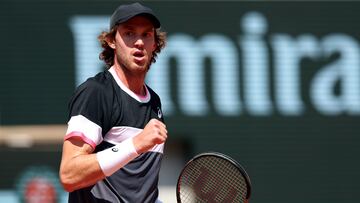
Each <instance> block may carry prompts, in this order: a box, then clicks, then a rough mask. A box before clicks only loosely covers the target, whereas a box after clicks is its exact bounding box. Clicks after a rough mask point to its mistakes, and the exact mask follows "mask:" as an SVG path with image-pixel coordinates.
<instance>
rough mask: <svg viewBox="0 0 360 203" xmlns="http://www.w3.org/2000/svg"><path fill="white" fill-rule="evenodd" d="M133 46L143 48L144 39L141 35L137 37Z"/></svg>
mask: <svg viewBox="0 0 360 203" xmlns="http://www.w3.org/2000/svg"><path fill="white" fill-rule="evenodd" d="M134 46H135V47H136V48H143V47H144V40H143V39H142V38H141V37H139V38H137V39H136V40H135V43H134Z"/></svg>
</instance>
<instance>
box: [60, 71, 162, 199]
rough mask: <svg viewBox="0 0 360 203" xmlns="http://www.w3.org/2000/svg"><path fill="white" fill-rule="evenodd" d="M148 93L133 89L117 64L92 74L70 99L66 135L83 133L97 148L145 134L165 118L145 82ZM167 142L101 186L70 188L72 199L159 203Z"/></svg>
mask: <svg viewBox="0 0 360 203" xmlns="http://www.w3.org/2000/svg"><path fill="white" fill-rule="evenodd" d="M145 89H146V96H139V95H136V94H135V93H133V92H132V91H131V90H129V89H128V88H127V87H126V86H125V85H124V84H123V83H122V82H121V80H120V79H119V78H118V76H117V75H116V72H115V69H114V67H111V68H110V69H109V70H106V71H104V72H101V73H99V74H97V75H96V76H95V77H92V78H89V79H88V80H87V81H86V82H84V83H83V84H81V85H80V86H79V87H78V88H77V89H76V91H75V93H74V95H73V96H72V98H71V100H70V103H69V111H70V115H69V122H68V129H67V133H66V137H65V140H66V139H69V138H70V137H74V136H76V137H79V138H81V139H82V140H83V141H84V142H86V143H87V144H89V145H91V146H92V147H93V148H94V149H95V151H94V152H95V153H96V152H98V151H101V150H104V149H107V148H109V147H112V146H114V145H116V144H119V143H121V142H123V141H124V140H126V139H128V138H131V137H133V136H135V135H137V134H138V133H140V132H141V131H142V130H143V128H144V127H145V125H146V124H147V123H148V122H149V121H150V120H151V119H152V118H156V119H159V120H161V121H163V122H164V120H163V115H162V110H161V103H160V98H159V96H158V95H157V94H156V93H155V92H154V91H153V90H152V89H150V88H149V87H148V86H145ZM163 149H164V144H160V145H156V146H155V147H153V148H152V149H151V150H150V151H148V152H147V153H143V154H141V155H140V156H138V157H137V158H135V159H134V160H132V161H131V162H129V163H128V164H127V165H125V166H124V167H123V168H121V169H120V170H118V171H117V172H115V173H114V174H112V175H111V176H109V177H107V178H105V179H104V180H101V181H99V182H97V183H96V184H95V185H93V186H90V187H87V188H83V189H79V190H76V191H73V192H71V193H69V202H76V203H79V202H81V203H86V202H107V203H109V202H121V203H154V202H159V200H158V199H157V198H158V177H159V170H160V164H161V160H162V156H163Z"/></svg>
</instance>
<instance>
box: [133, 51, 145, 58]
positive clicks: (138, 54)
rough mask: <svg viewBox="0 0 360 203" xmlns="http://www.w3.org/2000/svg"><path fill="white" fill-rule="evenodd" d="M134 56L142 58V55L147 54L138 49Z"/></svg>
mask: <svg viewBox="0 0 360 203" xmlns="http://www.w3.org/2000/svg"><path fill="white" fill-rule="evenodd" d="M133 56H134V57H135V58H142V57H144V56H145V54H144V53H143V52H142V51H136V52H135V53H134V54H133Z"/></svg>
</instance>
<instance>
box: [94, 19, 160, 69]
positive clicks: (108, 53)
mask: <svg viewBox="0 0 360 203" xmlns="http://www.w3.org/2000/svg"><path fill="white" fill-rule="evenodd" d="M117 29H118V26H114V28H112V29H111V30H110V32H105V31H104V32H102V33H101V34H100V35H99V36H98V40H99V42H100V44H101V47H102V48H103V50H102V52H101V53H100V54H99V58H100V60H103V61H104V62H105V64H106V66H107V67H108V68H109V67H111V66H112V65H114V50H113V49H112V48H111V47H110V46H109V45H108V43H107V41H106V40H107V39H114V38H115V35H116V32H117ZM155 42H156V49H155V50H154V52H153V56H152V58H151V63H155V62H156V57H157V55H158V53H160V52H161V50H162V49H163V48H164V47H165V44H166V32H164V31H161V30H160V28H158V29H156V30H155Z"/></svg>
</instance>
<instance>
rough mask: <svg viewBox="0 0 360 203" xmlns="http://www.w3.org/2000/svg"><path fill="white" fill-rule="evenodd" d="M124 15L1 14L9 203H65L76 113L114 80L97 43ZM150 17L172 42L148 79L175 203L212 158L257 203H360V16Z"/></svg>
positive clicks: (304, 12) (184, 11)
mask: <svg viewBox="0 0 360 203" xmlns="http://www.w3.org/2000/svg"><path fill="white" fill-rule="evenodd" d="M121 3H129V1H126V2H125V1H113V0H106V1H100V0H73V1H69V0H51V1H45V0H2V1H1V2H0V25H1V27H0V29H1V32H0V39H1V46H0V53H1V54H0V87H1V88H0V157H1V159H0V166H1V168H0V202H7V203H13V202H14V203H15V202H66V198H67V194H66V193H64V191H63V190H62V188H61V186H60V184H59V182H58V175H57V174H58V167H59V163H60V157H61V147H62V138H63V136H64V134H65V131H66V123H67V120H68V117H67V103H68V100H69V97H70V96H71V94H72V92H73V91H74V88H75V87H76V86H77V85H79V84H80V83H81V82H83V81H84V80H85V79H86V78H87V77H90V76H92V75H94V74H95V73H97V72H99V71H102V70H103V69H104V68H105V67H104V65H103V63H102V62H101V61H100V60H99V59H98V54H99V52H100V47H99V44H98V43H97V40H96V37H97V35H98V34H99V33H100V32H101V31H103V30H106V29H107V27H108V23H109V22H108V19H109V15H110V14H111V13H112V12H113V11H114V9H115V8H116V7H117V6H118V5H119V4H121ZM143 3H144V4H145V5H147V6H149V7H151V8H153V10H154V11H155V12H156V13H157V15H158V17H159V18H160V19H161V22H162V29H163V30H164V31H166V32H167V33H168V45H167V47H166V49H165V50H163V52H162V53H161V54H160V55H159V58H158V60H157V62H156V63H155V64H154V65H153V66H152V68H151V69H150V72H149V75H148V84H149V85H150V86H151V87H152V88H153V89H154V90H155V91H157V92H158V93H159V95H160V97H161V98H162V102H163V111H164V113H165V116H166V117H165V119H166V123H167V126H168V129H169V131H170V132H169V133H170V137H169V140H168V143H167V145H166V149H165V160H164V162H163V165H162V171H161V179H160V186H161V187H160V196H161V199H163V201H164V202H169V203H171V202H176V201H175V184H176V180H177V176H178V174H179V172H180V170H181V167H183V165H184V164H185V163H186V161H187V160H189V159H190V158H191V157H192V156H194V155H195V154H197V153H200V152H204V151H219V152H222V153H225V154H227V155H229V156H231V157H233V158H234V159H236V160H237V161H238V162H240V163H241V164H242V165H243V167H244V168H245V169H246V170H247V172H248V173H249V175H250V178H251V181H252V184H253V193H252V197H251V201H250V202H254V203H302V202H307V203H320V202H322V203H338V202H342V203H347V202H348V203H354V202H360V198H359V196H357V195H355V194H356V192H357V191H358V190H359V189H360V187H359V186H358V184H357V180H360V175H359V173H358V171H359V170H360V162H359V160H358V159H359V154H360V136H359V135H360V125H359V121H360V117H359V116H360V29H359V28H360V27H359V25H360V12H359V11H360V3H358V2H356V1H316V2H312V1H143Z"/></svg>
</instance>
